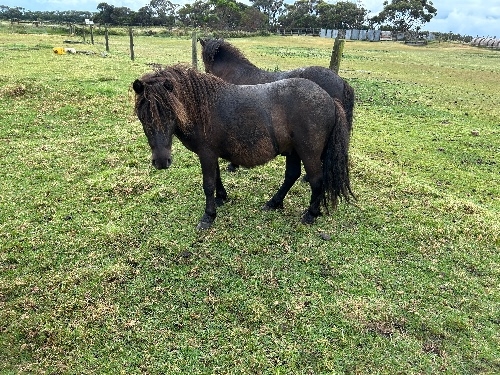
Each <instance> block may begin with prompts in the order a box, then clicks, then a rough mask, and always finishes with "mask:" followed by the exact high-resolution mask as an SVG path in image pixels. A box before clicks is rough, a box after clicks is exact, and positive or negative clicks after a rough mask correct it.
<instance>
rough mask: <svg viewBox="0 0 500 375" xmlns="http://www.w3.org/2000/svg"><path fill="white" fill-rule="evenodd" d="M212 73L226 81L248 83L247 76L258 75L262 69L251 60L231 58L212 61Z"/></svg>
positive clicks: (238, 83) (239, 83)
mask: <svg viewBox="0 0 500 375" xmlns="http://www.w3.org/2000/svg"><path fill="white" fill-rule="evenodd" d="M212 73H213V74H214V75H216V76H218V77H221V78H222V79H224V80H226V81H228V82H231V83H234V84H237V85H241V84H247V83H249V82H248V78H249V77H254V76H256V75H260V74H261V73H262V70H261V69H259V68H258V67H256V66H255V65H253V64H252V63H251V62H247V61H241V60H237V59H232V61H227V60H226V61H217V62H216V63H214V64H213V66H212Z"/></svg>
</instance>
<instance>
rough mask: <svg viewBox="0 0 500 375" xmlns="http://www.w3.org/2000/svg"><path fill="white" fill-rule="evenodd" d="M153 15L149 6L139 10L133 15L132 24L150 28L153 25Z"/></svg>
mask: <svg viewBox="0 0 500 375" xmlns="http://www.w3.org/2000/svg"><path fill="white" fill-rule="evenodd" d="M153 14H154V11H153V9H151V7H150V6H149V5H146V6H143V7H142V8H139V10H138V11H137V12H136V13H135V15H134V24H136V25H144V26H152V25H153V24H154V19H153Z"/></svg>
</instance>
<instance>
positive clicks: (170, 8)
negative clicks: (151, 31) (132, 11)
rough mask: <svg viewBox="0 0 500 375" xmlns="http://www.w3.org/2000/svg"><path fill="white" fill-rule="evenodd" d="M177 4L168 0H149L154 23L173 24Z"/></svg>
mask: <svg viewBox="0 0 500 375" xmlns="http://www.w3.org/2000/svg"><path fill="white" fill-rule="evenodd" d="M178 6H179V5H177V4H174V3H172V2H171V1H170V0H151V2H150V3H149V10H150V12H152V14H151V16H152V19H154V20H155V24H158V25H167V26H173V25H174V23H175V11H176V9H177V7H178Z"/></svg>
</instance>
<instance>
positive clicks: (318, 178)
mask: <svg viewBox="0 0 500 375" xmlns="http://www.w3.org/2000/svg"><path fill="white" fill-rule="evenodd" d="M316 164H318V165H316ZM318 166H319V168H318ZM304 167H305V169H306V173H307V176H308V181H309V185H310V186H311V200H310V202H309V207H308V208H307V210H306V211H305V212H304V214H303V215H302V223H304V224H313V223H314V221H315V220H316V218H317V217H318V216H320V215H321V199H322V191H323V172H322V171H321V161H318V163H311V160H306V161H305V163H304Z"/></svg>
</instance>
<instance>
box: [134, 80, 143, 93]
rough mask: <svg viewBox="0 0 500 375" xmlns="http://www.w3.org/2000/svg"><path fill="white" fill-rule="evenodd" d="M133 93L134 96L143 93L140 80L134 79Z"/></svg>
mask: <svg viewBox="0 0 500 375" xmlns="http://www.w3.org/2000/svg"><path fill="white" fill-rule="evenodd" d="M132 87H133V88H134V91H135V93H136V94H142V93H143V92H144V83H142V81H141V80H139V79H136V80H135V81H134V83H133V84H132Z"/></svg>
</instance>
